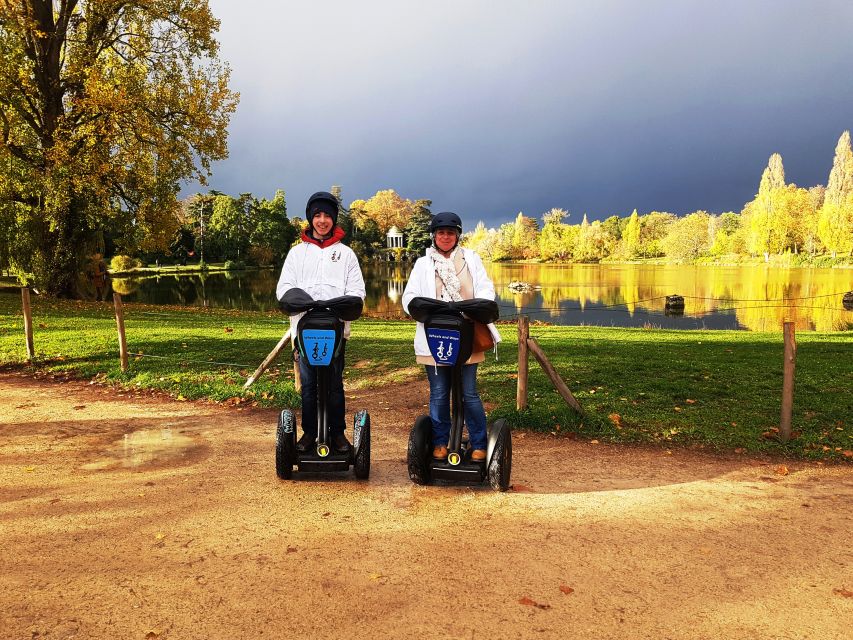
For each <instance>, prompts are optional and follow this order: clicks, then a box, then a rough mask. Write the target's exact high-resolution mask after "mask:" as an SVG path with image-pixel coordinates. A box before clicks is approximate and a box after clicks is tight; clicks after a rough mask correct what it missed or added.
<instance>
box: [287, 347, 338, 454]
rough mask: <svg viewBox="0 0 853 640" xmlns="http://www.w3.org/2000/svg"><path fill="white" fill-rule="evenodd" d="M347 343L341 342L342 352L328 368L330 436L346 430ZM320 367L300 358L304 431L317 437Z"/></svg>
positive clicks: (327, 403) (333, 359) (327, 400)
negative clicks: (345, 369)
mask: <svg viewBox="0 0 853 640" xmlns="http://www.w3.org/2000/svg"><path fill="white" fill-rule="evenodd" d="M346 346H347V341H346V340H344V341H343V342H341V352H340V353H339V354H338V355H337V357H335V358H332V362H331V363H330V364H329V366H327V367H323V368H324V369H326V370H327V371H328V379H329V385H328V389H329V397H328V398H327V399H326V408H327V414H326V415H327V419H328V421H329V422H328V424H329V436H330V437H331V436H335V435H337V434H339V433H343V432H344V429H346V418H345V413H346V406H345V401H344V352H345V351H346ZM319 370H320V367H312V366H311V365H309V364H308V363H307V362H305V359H304V358H299V377H300V378H301V380H302V431H303V432H305V433H307V434H310V435H312V436H314V437H315V438H316V437H317V373H318V372H319Z"/></svg>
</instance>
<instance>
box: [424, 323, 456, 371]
mask: <svg viewBox="0 0 853 640" xmlns="http://www.w3.org/2000/svg"><path fill="white" fill-rule="evenodd" d="M426 333H427V344H428V345H429V351H430V353H432V357H433V358H435V361H436V362H437V363H438V364H447V365H454V364H456V358H457V357H458V356H459V332H458V331H456V330H455V329H427V330H426Z"/></svg>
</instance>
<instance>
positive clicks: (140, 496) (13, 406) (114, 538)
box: [0, 374, 853, 640]
mask: <svg viewBox="0 0 853 640" xmlns="http://www.w3.org/2000/svg"><path fill="white" fill-rule="evenodd" d="M423 384H424V387H425V383H423ZM424 387H422V386H421V385H420V383H417V384H413V385H408V386H405V387H395V388H389V389H385V390H380V391H373V392H364V391H362V392H357V393H356V394H355V395H356V397H355V398H354V399H352V400H350V401H349V405H348V406H349V408H350V409H351V410H353V409H358V408H368V409H369V410H370V412H371V416H372V421H373V424H374V429H375V433H374V440H373V442H374V446H373V466H372V473H371V478H370V480H369V481H367V482H358V481H356V480H354V479H353V478H352V476H351V475H342V476H336V477H321V476H312V477H307V478H306V477H304V476H303V477H300V478H298V479H297V480H294V481H282V480H279V479H278V478H277V477H276V475H275V472H274V462H273V439H274V435H273V426H274V423H275V418H276V413H275V412H273V411H269V410H259V409H246V410H238V409H236V408H234V407H223V406H216V405H208V404H194V403H187V402H173V401H169V400H164V399H163V398H159V397H149V396H146V395H144V394H139V395H133V394H117V392H116V391H115V390H112V389H106V388H100V387H96V386H88V385H85V384H83V383H77V382H70V383H58V382H49V381H36V380H33V379H30V378H25V377H21V376H17V375H12V374H2V375H0V398H2V399H1V400H0V425H2V426H0V542H2V563H0V564H2V571H0V630H2V631H0V636H2V637H4V638H26V639H31V638H110V639H116V638H121V639H124V638H129V639H132V638H139V639H150V638H157V639H161V638H180V639H183V638H259V637H272V638H287V637H292V638H306V637H327V638H351V637H359V638H360V637H375V638H382V637H410V638H421V637H424V638H426V637H439V638H620V639H621V638H709V639H710V638H714V639H715V640H716V639H719V638H727V639H735V638H814V639H816V640H817V639H820V640H830V639H833V638H839V639H840V638H849V637H850V635H849V633H850V628H851V626H850V625H851V621H853V570H851V569H852V568H853V558H852V557H851V538H850V533H851V530H853V468H851V467H849V466H842V467H823V466H819V465H812V464H805V463H797V464H787V467H788V470H789V473H788V474H787V475H782V474H781V473H779V472H778V471H780V470H779V469H777V468H778V466H779V462H778V461H777V462H767V461H759V460H752V459H747V458H745V457H743V456H739V457H711V456H708V455H705V454H702V455H700V454H698V453H693V452H687V451H678V450H676V451H673V452H672V454H671V455H668V454H667V452H666V451H662V450H652V449H641V448H625V447H610V446H604V445H595V444H590V443H582V442H574V441H570V440H566V439H560V440H557V439H555V438H548V437H546V436H540V435H535V434H516V435H515V442H514V444H515V446H514V456H515V457H514V467H513V477H512V480H513V484H514V485H515V487H514V490H513V491H511V492H508V493H506V494H498V493H494V492H492V491H491V490H490V489H487V488H471V487H459V486H431V487H418V486H414V485H412V484H411V483H410V482H409V480H408V478H407V476H406V468H405V450H406V438H407V435H408V429H409V427H410V425H411V423H412V420H413V418H414V416H415V415H416V414H418V413H420V412H421V411H422V410H423V402H424V397H425V395H424V394H425V388H424ZM296 475H297V477H298V476H299V474H296ZM845 628H846V629H847V631H846V632H845V631H844V629H845Z"/></svg>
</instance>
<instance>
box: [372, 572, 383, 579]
mask: <svg viewBox="0 0 853 640" xmlns="http://www.w3.org/2000/svg"><path fill="white" fill-rule="evenodd" d="M384 577H385V576H383V575H382V574H381V573H371V574H370V579H371V580H374V581H376V580H382V578H384Z"/></svg>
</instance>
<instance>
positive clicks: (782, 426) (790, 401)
mask: <svg viewBox="0 0 853 640" xmlns="http://www.w3.org/2000/svg"><path fill="white" fill-rule="evenodd" d="M782 332H783V334H784V336H785V356H784V358H785V360H784V363H783V368H782V415H781V417H780V419H779V439H780V440H781V441H782V442H788V440H790V439H791V414H792V412H793V409H794V367H795V365H796V363H797V339H796V333H795V329H794V323H793V322H785V323H784V324H783V330H782Z"/></svg>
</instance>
